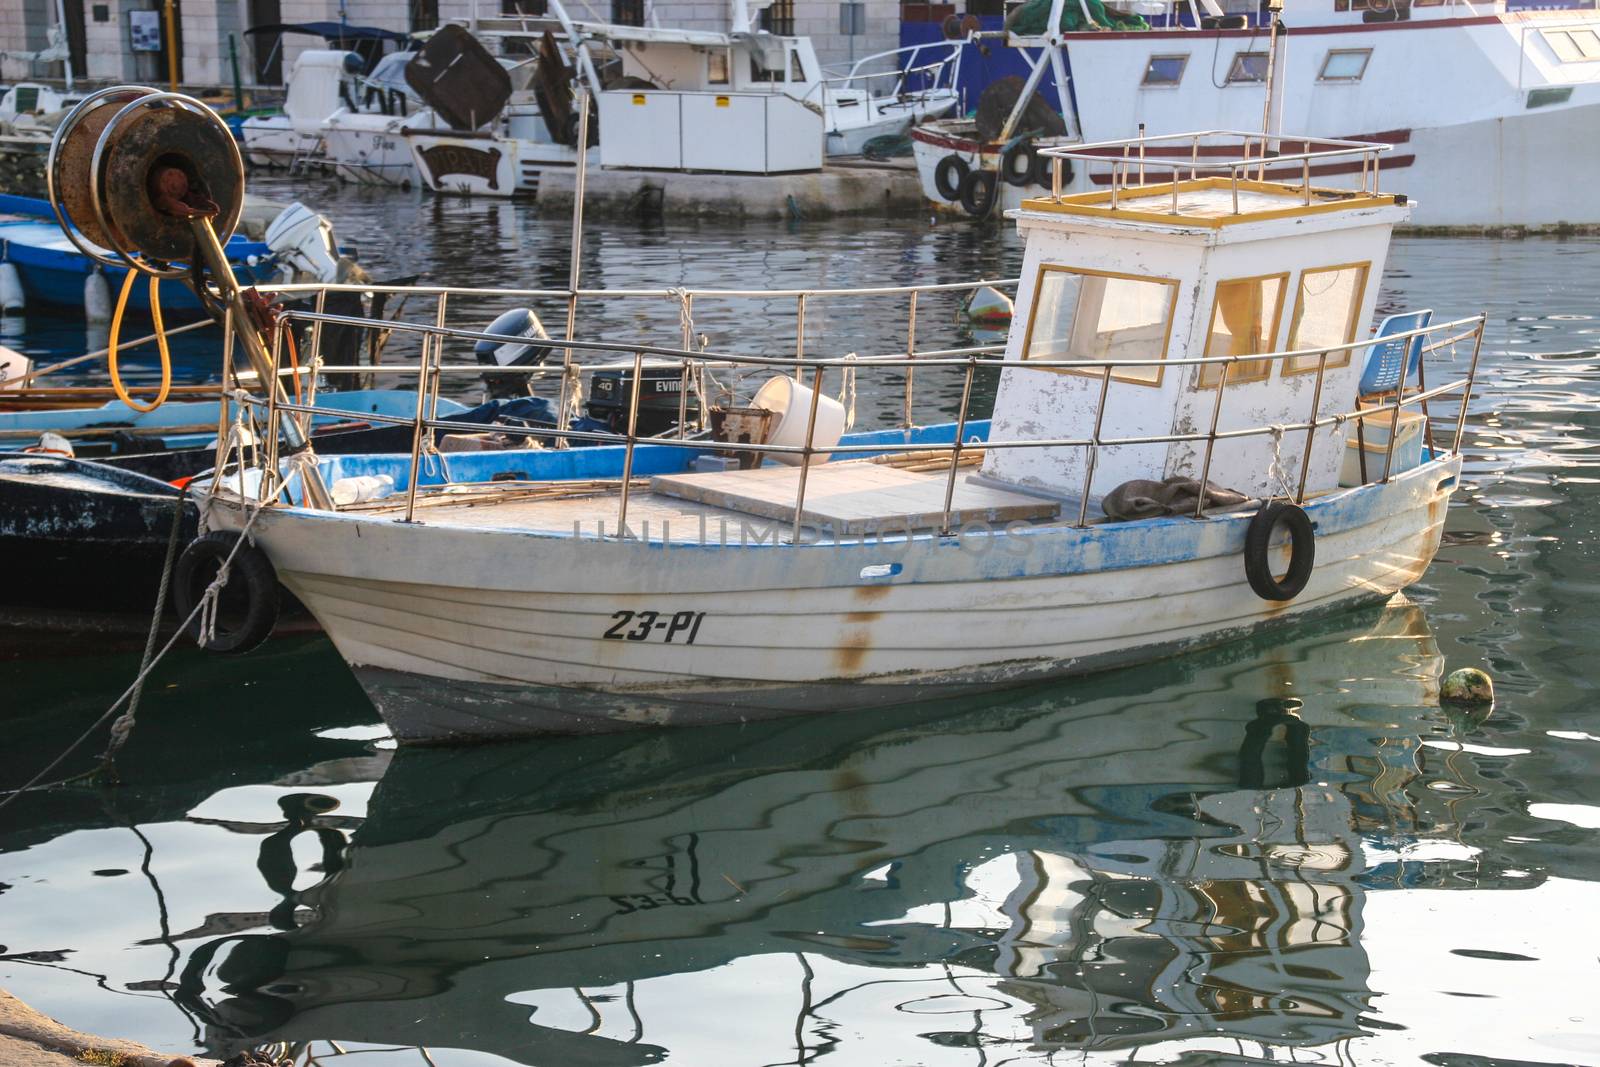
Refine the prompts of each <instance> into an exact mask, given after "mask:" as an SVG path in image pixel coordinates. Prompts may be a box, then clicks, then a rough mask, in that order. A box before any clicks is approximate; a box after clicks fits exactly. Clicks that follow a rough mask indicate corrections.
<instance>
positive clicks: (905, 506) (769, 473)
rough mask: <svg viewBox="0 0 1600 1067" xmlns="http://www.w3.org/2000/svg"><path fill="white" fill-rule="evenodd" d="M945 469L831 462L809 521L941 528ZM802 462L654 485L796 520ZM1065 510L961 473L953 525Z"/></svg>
mask: <svg viewBox="0 0 1600 1067" xmlns="http://www.w3.org/2000/svg"><path fill="white" fill-rule="evenodd" d="M946 482H947V476H946V474H945V472H943V471H940V472H938V473H919V472H916V471H908V470H901V469H899V468H896V467H890V466H887V465H884V464H879V463H824V464H821V465H819V466H815V467H812V468H811V474H810V475H809V476H808V477H807V479H806V498H805V513H804V516H803V518H802V520H801V521H802V522H804V523H805V525H807V526H810V527H812V528H814V529H819V530H827V531H829V532H831V533H833V534H834V535H835V536H852V537H861V536H865V535H867V534H875V533H894V532H898V531H904V530H905V529H907V528H908V527H909V528H910V529H913V530H926V529H929V528H937V527H939V526H941V525H942V524H943V522H944V491H945V485H946ZM799 486H800V468H799V467H757V468H756V469H755V470H748V471H737V470H735V471H714V472H710V473H706V474H663V475H658V476H657V477H655V478H652V479H651V481H650V488H651V490H652V491H654V492H656V493H660V494H661V495H663V496H672V497H677V498H678V499H680V500H692V501H695V502H697V503H701V504H707V505H710V506H712V507H718V508H726V509H727V510H729V511H738V512H743V513H745V514H747V515H758V516H760V517H762V518H766V519H780V520H782V521H785V522H792V521H794V503H795V497H796V494H797V492H798V490H799ZM1059 510H1060V505H1059V504H1057V503H1056V502H1055V501H1053V500H1042V499H1040V498H1038V497H1033V496H1025V495H1023V494H1022V493H1012V492H1007V491H1006V490H1004V489H995V488H992V487H990V486H984V485H974V484H972V483H971V482H969V481H968V480H967V476H966V474H965V473H964V472H960V473H958V474H957V475H956V486H955V495H954V496H953V497H952V498H951V501H950V525H951V526H952V528H953V527H957V526H960V525H962V524H963V523H968V522H987V523H991V524H1004V523H1007V522H1011V521H1013V520H1017V519H1021V520H1031V519H1050V518H1054V517H1055V516H1056V514H1057V513H1058V512H1059Z"/></svg>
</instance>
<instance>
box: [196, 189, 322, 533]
mask: <svg viewBox="0 0 1600 1067" xmlns="http://www.w3.org/2000/svg"><path fill="white" fill-rule="evenodd" d="M190 224H191V227H192V229H193V230H194V235H195V242H196V245H197V247H198V249H199V252H200V258H201V259H203V260H205V264H206V267H207V268H208V269H209V270H210V271H211V273H212V276H213V277H214V278H215V279H216V281H217V284H218V285H219V286H221V287H222V302H223V303H224V304H225V305H227V307H228V308H229V309H231V310H232V311H233V324H234V326H235V333H236V335H237V336H238V338H239V343H240V344H242V345H243V346H244V353H245V357H246V358H247V359H248V360H249V361H250V367H251V369H252V370H254V371H255V372H256V375H257V376H258V377H259V378H260V379H261V388H262V389H264V390H270V391H272V392H274V393H276V394H277V399H278V401H279V402H280V403H282V402H283V401H284V400H285V399H286V398H285V395H284V392H283V383H282V382H280V381H279V380H278V378H277V376H276V375H275V374H273V365H272V361H271V359H270V358H269V357H268V355H267V350H266V346H265V345H263V344H262V343H261V334H259V333H257V332H256V328H255V326H253V325H252V324H251V319H250V309H249V307H248V306H247V305H246V304H245V300H244V294H243V292H242V291H241V290H240V289H239V282H238V279H236V278H235V277H234V276H233V268H232V267H231V266H230V265H229V264H228V256H227V254H226V253H225V252H223V250H222V242H221V241H219V240H217V231H216V230H214V229H212V227H211V220H210V219H208V218H196V219H191V220H190ZM283 436H284V440H286V441H287V442H288V444H289V453H290V455H291V456H301V455H303V456H304V457H306V459H307V462H304V463H302V464H301V470H300V475H301V481H302V484H303V485H304V486H305V500H306V503H307V504H309V505H310V506H311V507H314V508H321V509H323V510H325V511H331V510H332V509H333V498H332V497H331V496H329V495H328V487H327V486H326V485H324V484H323V482H322V472H321V471H319V470H318V469H317V465H316V455H315V454H314V453H313V452H312V450H311V441H310V440H309V439H308V438H307V437H306V435H305V434H304V433H303V432H301V430H300V424H299V423H298V422H296V421H295V420H293V419H290V420H289V423H288V425H287V426H286V427H285V428H284V434H283Z"/></svg>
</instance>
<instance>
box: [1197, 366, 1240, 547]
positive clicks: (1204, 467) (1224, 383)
mask: <svg viewBox="0 0 1600 1067" xmlns="http://www.w3.org/2000/svg"><path fill="white" fill-rule="evenodd" d="M1232 369H1233V361H1232V360H1229V361H1228V362H1226V363H1224V364H1223V365H1222V380H1221V381H1219V382H1218V383H1217V400H1216V403H1214V404H1212V405H1211V432H1210V433H1209V434H1208V435H1207V436H1206V455H1205V460H1204V461H1203V462H1202V463H1201V464H1200V493H1199V499H1198V500H1196V501H1195V505H1194V517H1195V518H1197V519H1199V518H1204V517H1205V512H1206V480H1207V479H1208V478H1210V477H1211V451H1212V449H1214V448H1215V447H1216V445H1217V424H1218V423H1219V422H1220V421H1221V420H1222V394H1223V393H1225V392H1227V389H1228V372H1229V371H1231V370H1232Z"/></svg>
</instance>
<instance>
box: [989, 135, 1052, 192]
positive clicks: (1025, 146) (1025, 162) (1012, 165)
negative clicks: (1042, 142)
mask: <svg viewBox="0 0 1600 1067" xmlns="http://www.w3.org/2000/svg"><path fill="white" fill-rule="evenodd" d="M1042 159H1043V157H1042V156H1040V155H1039V153H1038V152H1037V151H1035V150H1034V147H1033V142H1032V141H1018V142H1017V143H1016V144H1014V145H1012V146H1011V147H1010V148H1008V149H1006V150H1005V151H1004V152H1002V153H1000V177H1002V178H1004V179H1005V180H1006V182H1007V183H1009V184H1011V185H1021V186H1026V185H1032V184H1033V175H1034V172H1035V171H1037V170H1038V169H1039V163H1040V161H1041V160H1042ZM1047 172H1048V171H1047Z"/></svg>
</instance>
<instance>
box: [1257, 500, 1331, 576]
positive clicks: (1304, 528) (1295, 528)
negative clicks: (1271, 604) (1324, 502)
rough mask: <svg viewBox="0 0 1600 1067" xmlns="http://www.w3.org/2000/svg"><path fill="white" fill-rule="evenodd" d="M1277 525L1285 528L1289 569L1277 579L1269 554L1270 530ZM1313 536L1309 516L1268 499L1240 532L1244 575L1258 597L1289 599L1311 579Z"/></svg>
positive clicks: (1314, 551) (1296, 508) (1280, 501)
mask: <svg viewBox="0 0 1600 1067" xmlns="http://www.w3.org/2000/svg"><path fill="white" fill-rule="evenodd" d="M1279 526H1283V527H1284V528H1286V529H1287V530H1288V531H1289V570H1288V573H1286V574H1285V575H1284V576H1283V579H1282V580H1281V581H1280V580H1279V579H1278V578H1277V577H1276V576H1274V575H1273V573H1272V563H1271V560H1270V558H1269V556H1270V553H1271V549H1272V534H1273V532H1274V531H1275V530H1277V528H1278V527H1279ZM1316 558H1317V547H1316V538H1315V535H1314V533H1313V532H1312V529H1311V519H1310V518H1308V517H1307V516H1306V513H1305V512H1304V511H1303V510H1301V509H1300V508H1299V507H1296V506H1295V505H1294V504H1289V503H1286V502H1284V501H1282V500H1269V501H1267V502H1266V503H1265V504H1263V505H1261V510H1260V511H1258V512H1256V513H1255V516H1254V517H1253V518H1251V520H1250V527H1249V529H1248V530H1246V531H1245V535H1244V576H1245V578H1246V579H1247V580H1249V582H1250V588H1251V589H1253V590H1254V591H1255V594H1256V596H1258V597H1260V598H1261V599H1262V600H1273V601H1284V600H1293V599H1294V598H1295V597H1296V596H1298V595H1299V594H1300V591H1301V590H1302V589H1304V588H1305V587H1306V583H1307V582H1309V581H1310V580H1311V568H1312V566H1313V564H1315V563H1316Z"/></svg>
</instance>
